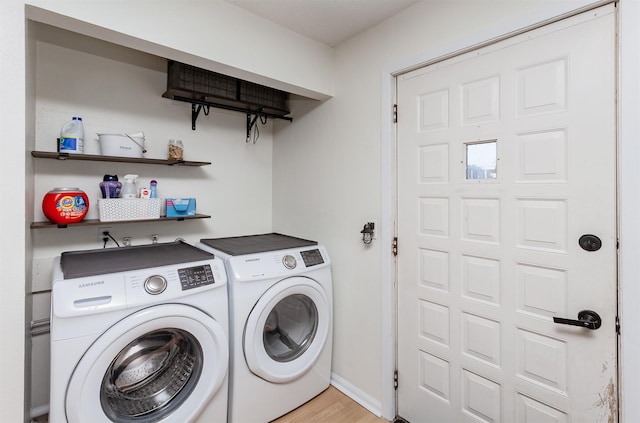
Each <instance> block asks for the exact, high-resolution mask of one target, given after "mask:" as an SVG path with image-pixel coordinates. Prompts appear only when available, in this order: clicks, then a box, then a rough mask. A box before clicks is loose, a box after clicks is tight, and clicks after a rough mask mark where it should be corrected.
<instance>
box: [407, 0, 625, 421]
mask: <svg viewBox="0 0 640 423" xmlns="http://www.w3.org/2000/svg"><path fill="white" fill-rule="evenodd" d="M615 22H616V15H615V7H614V6H613V5H607V6H603V7H601V8H599V9H596V10H592V11H590V12H586V13H583V14H580V15H576V16H573V17H571V18H567V19H564V20H562V21H559V22H556V23H553V24H550V25H547V26H544V27H541V28H538V29H535V30H532V31H530V32H527V33H524V34H521V35H518V36H515V37H513V38H509V39H507V40H504V41H501V42H499V43H496V44H493V45H489V46H485V47H483V48H481V49H479V50H476V51H473V52H470V53H466V54H464V55H461V56H457V57H454V58H452V59H448V60H446V61H444V62H440V63H437V64H433V65H430V66H428V67H425V68H422V69H419V70H416V71H413V72H411V73H407V74H405V75H402V76H400V77H398V126H397V129H398V244H399V255H398V263H397V265H398V375H399V387H398V414H399V415H400V416H402V417H404V418H405V419H407V420H408V421H410V422H412V423H422V422H424V423H445V422H455V423H460V422H505V423H511V422H523V423H524V422H527V423H546V422H567V423H568V422H574V423H576V422H614V421H617V382H616V374H617V331H616V308H617V293H616V289H617V279H616V260H617V256H616V250H617V247H616V244H617V236H616V113H615V111H616V106H615V101H616V98H615V93H616V73H615V69H616V67H615V61H616V56H615V51H616V49H615V27H616V23H615ZM579 314H580V317H578V315H579ZM598 316H599V320H598ZM554 317H555V318H562V319H567V320H568V321H560V322H557V323H555V322H554ZM567 323H574V324H576V325H580V326H575V325H571V324H567ZM600 323H601V325H600ZM598 326H599V327H598Z"/></svg>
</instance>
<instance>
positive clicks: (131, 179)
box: [120, 175, 138, 198]
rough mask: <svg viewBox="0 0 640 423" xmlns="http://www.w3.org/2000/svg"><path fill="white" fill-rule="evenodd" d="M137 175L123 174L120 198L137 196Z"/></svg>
mask: <svg viewBox="0 0 640 423" xmlns="http://www.w3.org/2000/svg"><path fill="white" fill-rule="evenodd" d="M137 180H138V175H124V184H122V190H121V191H120V192H121V193H122V198H137V197H138V190H137V188H136V182H137Z"/></svg>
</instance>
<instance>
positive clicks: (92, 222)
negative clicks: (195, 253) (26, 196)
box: [31, 214, 211, 229]
mask: <svg viewBox="0 0 640 423" xmlns="http://www.w3.org/2000/svg"><path fill="white" fill-rule="evenodd" d="M210 218H211V216H209V215H206V214H196V215H195V216H185V217H166V216H162V217H160V218H158V219H143V220H116V221H113V222H103V221H101V220H100V219H84V220H82V221H80V222H78V223H69V224H68V225H58V224H56V223H51V222H49V221H46V222H33V223H32V224H31V229H50V228H70V227H72V226H98V225H102V226H111V225H117V224H121V223H147V222H166V221H170V220H176V221H183V220H194V219H210Z"/></svg>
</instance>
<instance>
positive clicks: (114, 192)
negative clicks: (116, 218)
mask: <svg viewBox="0 0 640 423" xmlns="http://www.w3.org/2000/svg"><path fill="white" fill-rule="evenodd" d="M121 189H122V182H118V175H104V177H103V178H102V182H100V191H101V192H102V198H120V190H121Z"/></svg>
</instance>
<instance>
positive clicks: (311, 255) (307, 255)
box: [300, 249, 324, 267]
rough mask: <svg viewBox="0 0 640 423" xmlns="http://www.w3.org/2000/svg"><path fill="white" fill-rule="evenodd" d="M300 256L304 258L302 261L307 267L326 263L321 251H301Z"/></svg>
mask: <svg viewBox="0 0 640 423" xmlns="http://www.w3.org/2000/svg"><path fill="white" fill-rule="evenodd" d="M300 255H301V256H302V260H303V261H304V265H305V266H307V267H311V266H316V265H318V264H322V263H324V259H323V258H322V254H320V250H318V249H315V250H307V251H300Z"/></svg>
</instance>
